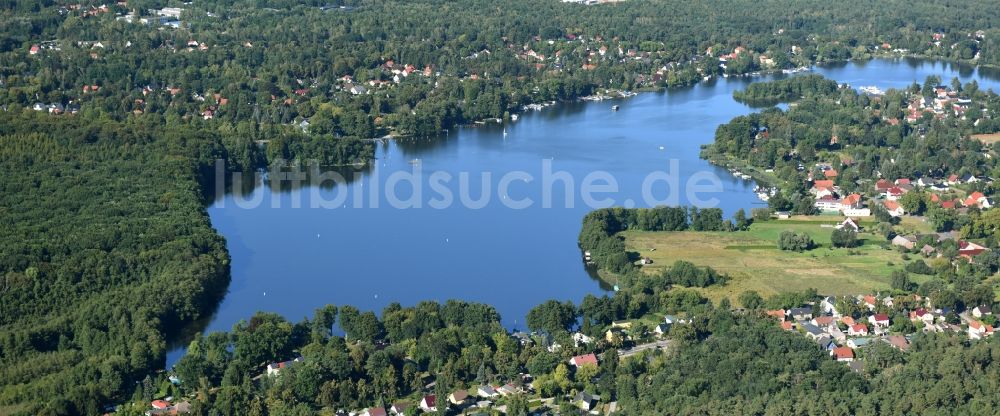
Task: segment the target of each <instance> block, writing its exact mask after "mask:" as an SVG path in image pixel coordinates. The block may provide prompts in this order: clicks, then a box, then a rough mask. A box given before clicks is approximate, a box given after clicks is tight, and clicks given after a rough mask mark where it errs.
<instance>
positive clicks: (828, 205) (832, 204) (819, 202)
mask: <svg viewBox="0 0 1000 416" xmlns="http://www.w3.org/2000/svg"><path fill="white" fill-rule="evenodd" d="M813 205H814V206H815V207H816V209H817V210H820V211H823V212H840V211H841V210H843V209H844V203H843V202H842V201H841V200H840V199H837V198H835V197H834V196H833V195H823V196H818V195H817V198H816V202H815V203H814V204H813Z"/></svg>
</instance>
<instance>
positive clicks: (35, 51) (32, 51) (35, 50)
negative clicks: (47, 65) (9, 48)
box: [28, 45, 42, 55]
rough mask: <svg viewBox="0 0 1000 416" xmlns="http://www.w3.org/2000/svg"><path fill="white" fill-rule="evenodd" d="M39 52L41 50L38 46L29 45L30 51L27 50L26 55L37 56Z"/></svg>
mask: <svg viewBox="0 0 1000 416" xmlns="http://www.w3.org/2000/svg"><path fill="white" fill-rule="evenodd" d="M41 50H42V48H40V47H39V46H38V45H31V49H28V53H29V54H31V55H38V52H39V51H41Z"/></svg>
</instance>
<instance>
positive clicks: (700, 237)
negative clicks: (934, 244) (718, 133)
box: [622, 216, 921, 301]
mask: <svg viewBox="0 0 1000 416" xmlns="http://www.w3.org/2000/svg"><path fill="white" fill-rule="evenodd" d="M842 219H843V218H842V217H834V216H819V217H794V218H791V219H788V220H772V221H766V222H757V223H754V224H753V225H752V226H751V228H750V230H748V231H743V232H732V233H729V232H695V231H683V232H646V231H626V232H624V233H622V235H623V236H624V237H625V244H626V246H627V247H628V250H629V251H634V252H637V253H639V255H640V256H643V257H649V258H650V259H652V260H653V264H651V265H647V266H644V267H643V270H645V271H646V272H647V273H659V272H660V270H661V269H662V268H664V267H669V266H670V265H672V264H673V263H674V262H675V261H677V260H686V261H689V262H691V263H694V264H696V265H699V266H710V267H712V268H714V269H715V270H717V271H719V272H722V273H726V274H728V275H729V276H730V277H731V278H732V279H731V280H730V281H729V283H728V284H726V285H725V286H721V287H711V288H708V289H703V292H704V294H705V295H706V296H708V297H709V298H711V299H713V300H718V299H721V298H723V297H727V296H728V297H730V299H731V300H733V301H735V300H736V296H737V295H739V294H740V293H741V292H743V291H745V290H756V291H757V292H759V293H760V294H761V295H762V296H764V297H767V296H769V295H773V294H775V293H778V292H788V291H801V290H805V289H808V288H816V289H817V290H818V291H819V292H820V293H822V294H834V295H846V294H859V293H868V292H872V291H875V290H880V289H881V290H884V289H888V288H889V283H890V277H889V275H890V273H892V271H893V270H898V269H901V268H902V266H903V263H904V261H903V259H902V258H901V254H900V253H899V252H897V251H896V250H891V249H884V248H882V247H881V246H880V244H879V243H880V242H881V241H883V240H882V237H881V236H879V235H874V234H869V233H866V232H864V227H865V226H866V225H871V224H873V222H872V221H870V220H869V221H862V222H861V227H862V232H861V233H860V234H859V236H858V237H859V239H861V240H862V241H863V244H862V245H861V246H860V247H857V248H853V249H846V248H833V247H832V246H831V244H830V235H831V234H832V233H833V225H835V224H837V223H838V222H839V221H841V220H842ZM786 230H793V231H798V232H803V233H807V234H809V235H810V236H811V237H812V239H813V241H815V242H816V243H817V245H818V247H817V248H814V249H812V250H810V251H807V252H803V253H796V252H791V251H783V250H779V249H778V244H777V241H778V236H779V235H780V234H781V233H782V232H783V231H786ZM911 278H912V279H915V280H918V281H919V280H920V278H921V276H914V275H911Z"/></svg>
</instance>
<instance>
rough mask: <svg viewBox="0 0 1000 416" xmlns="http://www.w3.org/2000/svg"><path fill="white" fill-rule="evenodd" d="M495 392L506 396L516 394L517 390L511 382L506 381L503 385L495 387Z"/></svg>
mask: <svg viewBox="0 0 1000 416" xmlns="http://www.w3.org/2000/svg"><path fill="white" fill-rule="evenodd" d="M497 393H500V395H501V396H504V397H507V396H511V395H514V394H517V393H518V390H517V387H514V385H513V384H510V383H507V384H504V385H503V386H500V388H498V389H497Z"/></svg>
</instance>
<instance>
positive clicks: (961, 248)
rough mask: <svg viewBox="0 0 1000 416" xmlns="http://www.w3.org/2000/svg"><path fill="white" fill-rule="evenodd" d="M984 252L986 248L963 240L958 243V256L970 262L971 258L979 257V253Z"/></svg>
mask: <svg viewBox="0 0 1000 416" xmlns="http://www.w3.org/2000/svg"><path fill="white" fill-rule="evenodd" d="M986 250H987V249H986V247H983V246H981V245H979V244H976V243H973V242H971V241H964V240H963V241H959V242H958V255H959V256H961V257H964V258H966V259H968V260H970V261H971V260H972V258H973V257H975V256H977V255H979V254H980V253H982V252H984V251H986Z"/></svg>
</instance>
